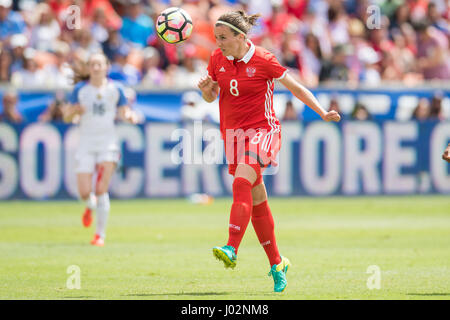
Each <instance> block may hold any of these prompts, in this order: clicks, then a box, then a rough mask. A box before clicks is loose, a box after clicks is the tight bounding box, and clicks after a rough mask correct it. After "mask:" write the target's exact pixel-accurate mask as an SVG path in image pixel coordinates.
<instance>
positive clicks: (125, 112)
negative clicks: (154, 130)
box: [117, 105, 139, 124]
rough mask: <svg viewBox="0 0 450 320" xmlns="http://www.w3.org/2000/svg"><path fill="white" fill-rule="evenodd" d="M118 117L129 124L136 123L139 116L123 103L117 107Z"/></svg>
mask: <svg viewBox="0 0 450 320" xmlns="http://www.w3.org/2000/svg"><path fill="white" fill-rule="evenodd" d="M117 110H118V111H117V113H118V116H119V119H120V120H122V121H125V122H128V123H131V124H137V123H138V122H139V117H138V115H137V114H136V112H134V111H133V110H132V109H131V108H130V107H129V106H127V105H124V106H121V107H119V108H118V109H117Z"/></svg>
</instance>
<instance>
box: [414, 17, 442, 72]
mask: <svg viewBox="0 0 450 320" xmlns="http://www.w3.org/2000/svg"><path fill="white" fill-rule="evenodd" d="M416 28H417V33H418V38H417V48H418V55H417V57H418V60H417V65H418V68H419V70H420V71H421V72H422V73H423V76H424V78H425V79H427V80H432V79H441V80H450V57H449V53H448V39H447V37H446V36H445V35H444V34H443V33H442V32H440V31H439V30H437V29H436V28H434V27H431V26H429V25H428V24H427V23H425V22H421V23H419V24H417V26H416Z"/></svg>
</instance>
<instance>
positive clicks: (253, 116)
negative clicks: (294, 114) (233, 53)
mask: <svg viewBox="0 0 450 320" xmlns="http://www.w3.org/2000/svg"><path fill="white" fill-rule="evenodd" d="M248 43H249V44H250V49H249V51H248V52H247V53H246V54H245V56H244V57H243V58H242V59H241V60H238V61H236V60H235V59H234V58H233V57H226V56H224V55H223V54H222V52H221V50H220V49H217V50H216V51H214V52H213V54H212V55H211V58H210V60H209V65H208V73H209V76H210V77H211V78H212V80H213V81H215V82H218V84H219V88H220V93H219V95H220V97H219V109H220V131H221V132H222V134H223V135H224V134H225V132H226V130H227V129H243V130H244V131H245V130H247V129H255V130H256V129H265V130H268V131H269V132H272V133H275V132H279V131H280V122H279V121H278V119H277V117H276V116H275V112H274V110H273V89H274V80H275V79H277V80H278V79H282V78H283V77H284V76H285V74H286V72H287V69H286V68H284V67H283V66H281V65H280V63H279V62H278V61H277V59H276V58H275V56H274V55H273V54H272V53H270V52H269V51H267V50H266V49H264V48H261V47H257V46H255V45H254V44H253V43H252V42H251V41H249V42H248Z"/></svg>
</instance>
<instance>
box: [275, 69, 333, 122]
mask: <svg viewBox="0 0 450 320" xmlns="http://www.w3.org/2000/svg"><path fill="white" fill-rule="evenodd" d="M280 82H281V83H282V84H283V85H284V86H285V87H286V88H287V89H288V90H289V91H290V92H292V94H293V95H294V96H296V97H297V98H298V99H300V101H302V102H303V103H304V104H306V105H307V106H308V107H310V108H311V109H313V110H314V111H315V112H316V113H317V114H318V115H319V116H320V117H321V118H322V119H323V120H324V121H327V122H328V121H335V122H339V121H340V120H341V116H340V115H339V113H337V112H336V111H329V112H327V111H326V110H325V109H323V108H322V106H321V105H320V103H319V101H317V99H316V97H314V95H313V94H312V92H311V91H309V90H308V89H307V88H305V87H304V86H302V85H301V84H300V83H298V82H297V81H295V79H294V78H292V77H291V76H290V75H289V74H286V76H285V77H284V78H283V79H281V80H280Z"/></svg>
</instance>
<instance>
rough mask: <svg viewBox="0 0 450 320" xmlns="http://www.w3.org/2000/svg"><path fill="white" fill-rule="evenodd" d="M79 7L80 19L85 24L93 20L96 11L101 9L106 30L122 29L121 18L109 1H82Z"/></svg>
mask: <svg viewBox="0 0 450 320" xmlns="http://www.w3.org/2000/svg"><path fill="white" fill-rule="evenodd" d="M131 1H132V0H131ZM81 7H82V9H81V14H82V17H83V19H84V20H87V22H91V21H92V20H93V18H94V15H95V12H96V10H98V9H102V10H103V12H104V13H105V17H106V25H107V26H108V28H113V29H120V28H121V27H122V18H121V17H120V16H119V15H118V14H117V12H116V11H115V10H114V8H113V6H112V4H111V1H109V0H83V1H81Z"/></svg>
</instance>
